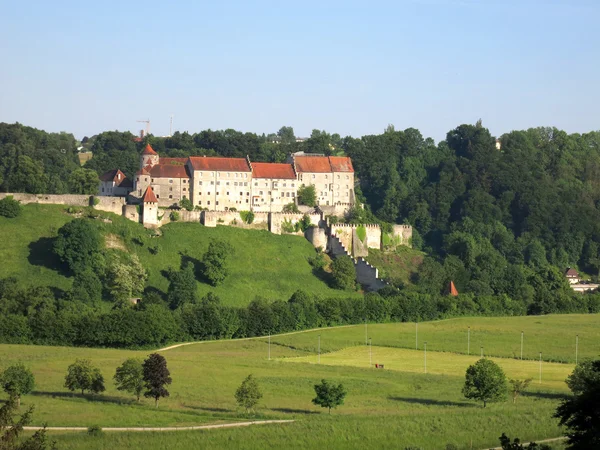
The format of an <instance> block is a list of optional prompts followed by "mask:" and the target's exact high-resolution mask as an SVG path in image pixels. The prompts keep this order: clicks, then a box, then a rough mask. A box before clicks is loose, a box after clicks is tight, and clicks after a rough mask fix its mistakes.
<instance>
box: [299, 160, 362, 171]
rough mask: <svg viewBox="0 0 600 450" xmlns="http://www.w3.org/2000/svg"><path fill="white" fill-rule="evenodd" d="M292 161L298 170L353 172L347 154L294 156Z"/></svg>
mask: <svg viewBox="0 0 600 450" xmlns="http://www.w3.org/2000/svg"><path fill="white" fill-rule="evenodd" d="M294 162H295V163H296V170H298V172H313V173H331V172H354V169H353V168H352V161H351V160H350V158H348V157H347V156H296V157H294Z"/></svg>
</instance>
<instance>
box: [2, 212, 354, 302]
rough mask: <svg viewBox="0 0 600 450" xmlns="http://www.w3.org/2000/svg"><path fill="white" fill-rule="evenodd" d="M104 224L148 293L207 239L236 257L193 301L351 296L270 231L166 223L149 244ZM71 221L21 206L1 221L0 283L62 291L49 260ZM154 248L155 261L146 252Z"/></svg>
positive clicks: (115, 223)
mask: <svg viewBox="0 0 600 450" xmlns="http://www.w3.org/2000/svg"><path fill="white" fill-rule="evenodd" d="M100 215H101V217H105V218H108V219H109V220H110V222H108V221H106V220H105V221H103V220H101V219H98V223H99V225H100V226H101V228H102V230H103V233H104V235H105V237H106V238H107V239H106V241H107V245H108V246H109V247H113V248H119V249H121V250H124V251H127V252H132V253H135V254H137V255H138V256H139V258H140V260H141V262H142V264H143V266H144V268H146V270H147V271H148V274H149V279H148V285H149V286H151V287H154V288H156V289H159V290H161V291H162V292H166V290H167V289H168V286H169V282H168V280H167V278H166V275H167V270H168V269H169V268H174V269H179V267H180V265H181V262H182V259H185V258H187V259H189V260H191V261H192V262H194V263H195V264H196V266H197V267H198V266H199V260H201V259H202V255H203V254H204V252H205V251H206V249H207V248H208V244H209V242H210V241H211V240H212V239H220V240H223V241H226V242H229V243H230V244H231V245H232V246H233V247H234V249H235V254H234V255H233V256H232V257H231V259H230V275H229V277H228V278H227V279H226V280H225V282H224V283H223V285H221V286H219V287H217V288H213V287H212V286H210V285H208V284H206V283H203V282H199V283H198V293H199V295H200V296H203V295H204V294H206V293H207V292H209V291H212V292H214V293H216V294H217V295H218V296H219V297H221V300H222V302H223V303H224V304H228V305H245V304H247V303H249V302H250V301H251V300H253V299H254V298H255V297H256V296H262V297H265V298H267V299H269V300H276V299H281V300H287V299H288V298H289V297H290V296H291V295H292V294H293V293H294V292H295V291H296V290H298V289H302V290H304V291H307V292H309V293H312V294H318V295H320V296H323V297H327V296H349V295H350V296H351V295H358V294H356V293H348V292H343V291H338V290H334V289H331V288H329V286H328V284H327V282H326V281H324V280H323V279H321V278H320V277H318V276H316V275H315V274H314V273H313V271H312V267H311V266H310V265H309V263H308V260H307V259H308V258H309V257H311V256H313V255H314V254H315V250H314V248H313V247H312V245H311V244H310V243H309V242H308V241H306V240H305V239H303V238H301V237H298V236H289V235H282V236H279V235H274V234H272V233H269V232H268V231H264V230H263V231H258V230H244V229H239V228H233V227H225V226H218V227H216V228H206V227H204V226H202V225H200V224H198V223H171V224H169V225H166V226H164V227H162V228H161V230H160V231H161V234H162V235H161V236H159V237H151V236H150V233H149V232H148V231H146V230H145V229H144V228H143V227H142V226H141V225H140V224H137V223H134V222H131V221H129V220H127V219H125V218H123V217H120V216H116V215H114V214H108V213H102V212H101V213H100ZM73 217H74V216H73V215H70V214H67V213H66V211H65V207H63V206H58V205H35V204H32V205H26V206H24V207H23V214H22V215H21V216H20V217H18V218H16V219H6V218H4V217H0V240H1V242H2V243H3V245H2V246H0V259H1V260H2V261H3V264H1V265H0V278H3V277H8V276H15V277H17V278H18V279H19V280H21V281H23V282H24V284H26V285H44V286H52V287H56V288H59V289H62V290H67V289H69V288H70V286H71V284H72V280H71V279H70V278H69V277H67V276H65V275H64V274H63V273H62V272H61V270H59V266H58V263H57V261H56V260H55V258H54V257H53V255H52V252H51V248H52V238H53V237H54V236H56V232H57V230H58V229H59V228H60V227H61V226H62V225H64V224H65V223H66V222H68V221H69V220H72V219H73ZM155 247H157V248H158V253H156V254H153V253H152V252H151V251H150V250H151V249H154V248H155Z"/></svg>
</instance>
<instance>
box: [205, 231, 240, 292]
mask: <svg viewBox="0 0 600 450" xmlns="http://www.w3.org/2000/svg"><path fill="white" fill-rule="evenodd" d="M232 254H233V247H232V246H231V245H230V244H229V243H227V242H225V241H218V240H215V241H212V242H211V243H210V244H209V245H208V250H207V251H206V253H205V254H204V256H203V257H202V264H203V266H204V276H205V277H206V279H207V280H208V282H209V283H210V284H212V285H213V286H218V285H219V284H221V283H222V282H223V281H225V278H226V277H227V275H228V274H229V271H228V269H227V260H228V258H229V256H230V255H232Z"/></svg>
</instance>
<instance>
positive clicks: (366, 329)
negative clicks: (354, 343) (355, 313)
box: [365, 317, 369, 345]
mask: <svg viewBox="0 0 600 450" xmlns="http://www.w3.org/2000/svg"><path fill="white" fill-rule="evenodd" d="M367 336H368V326H367V318H366V317H365V345H367V344H368V343H369V342H368V340H369V338H368V337H367Z"/></svg>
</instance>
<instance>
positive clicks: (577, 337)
mask: <svg viewBox="0 0 600 450" xmlns="http://www.w3.org/2000/svg"><path fill="white" fill-rule="evenodd" d="M578 354H579V335H576V336H575V365H577V357H578V356H579V355H578Z"/></svg>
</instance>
